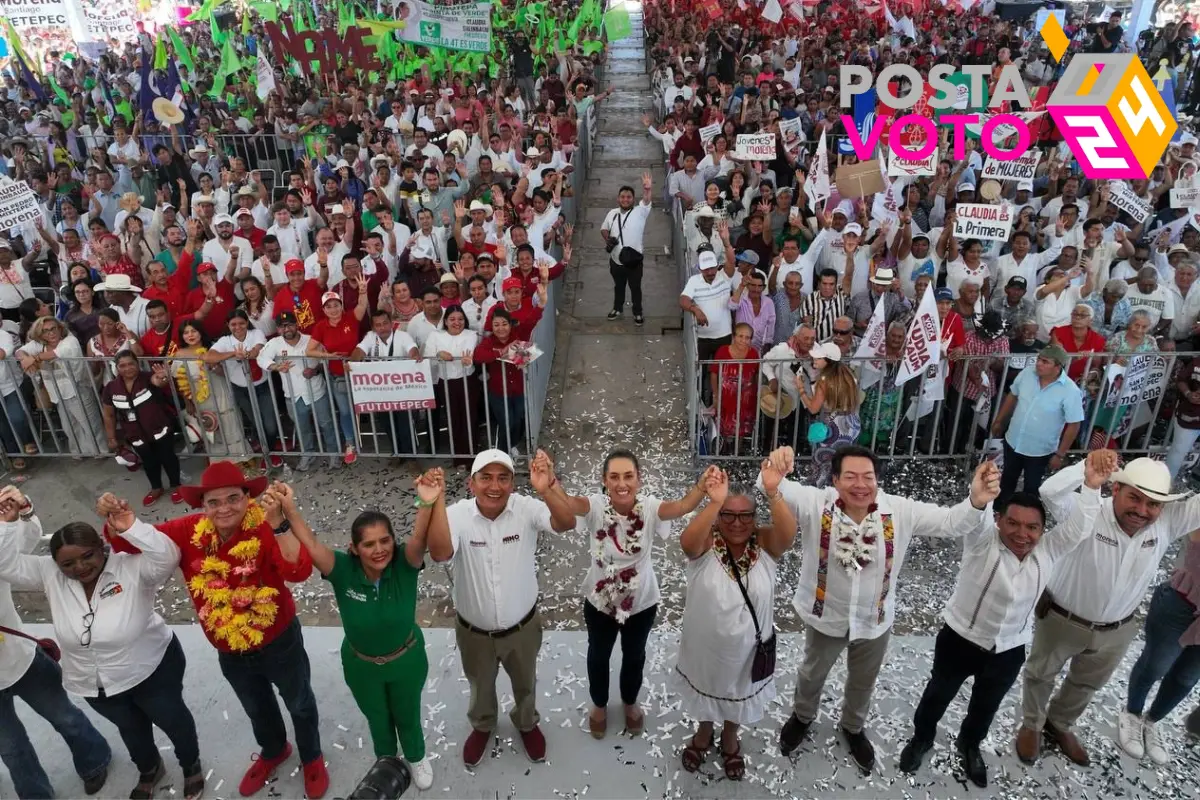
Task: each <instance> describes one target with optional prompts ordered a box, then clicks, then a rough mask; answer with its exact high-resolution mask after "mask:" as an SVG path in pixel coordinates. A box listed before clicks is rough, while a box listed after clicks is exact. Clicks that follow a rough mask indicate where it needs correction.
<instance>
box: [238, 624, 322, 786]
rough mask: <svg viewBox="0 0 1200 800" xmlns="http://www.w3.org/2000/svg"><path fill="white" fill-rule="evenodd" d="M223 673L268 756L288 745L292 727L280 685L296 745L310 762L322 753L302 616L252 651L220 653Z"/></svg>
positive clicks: (301, 756)
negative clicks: (283, 709)
mask: <svg viewBox="0 0 1200 800" xmlns="http://www.w3.org/2000/svg"><path fill="white" fill-rule="evenodd" d="M217 660H218V661H219V662H220V664H221V674H222V675H224V676H225V680H227V681H229V685H230V686H232V687H233V692H234V694H236V695H237V697H238V700H239V701H241V703H242V708H243V709H245V711H246V716H248V717H250V727H251V728H253V729H254V740H255V741H256V742H258V746H259V748H261V749H262V757H263V758H265V759H272V758H278V757H279V756H280V755H281V754H282V753H283V749H284V748H285V747H287V728H285V727H284V724H283V715H282V714H280V713H279V702H278V701H277V700H276V699H275V692H273V691H272V690H271V687H272V686H274V687H275V689H277V690H278V691H279V696H280V697H281V698H282V699H283V704H284V705H285V706H287V710H288V713H289V714H290V715H291V717H292V727H293V728H294V729H295V731H296V748H297V749H298V750H299V751H300V760H301V761H302V762H304V763H305V764H307V763H309V762H310V761H312V760H313V759H316V758H320V757H321V734H320V732H319V731H318V730H317V722H318V719H317V698H316V697H315V696H313V690H312V666H311V665H310V664H309V662H308V653H306V652H305V650H304V635H303V634H302V633H301V632H300V620H298V619H293V620H292V622H291V624H290V625H288V627H287V628H286V629H285V630H284V631H283V633H281V634H279V636H278V637H276V638H275V639H274V640H273V641H271V642H269V643H268V644H265V645H263V646H262V647H260V648H258V649H257V650H251V651H249V652H246V653H225V652H222V653H218V654H217Z"/></svg>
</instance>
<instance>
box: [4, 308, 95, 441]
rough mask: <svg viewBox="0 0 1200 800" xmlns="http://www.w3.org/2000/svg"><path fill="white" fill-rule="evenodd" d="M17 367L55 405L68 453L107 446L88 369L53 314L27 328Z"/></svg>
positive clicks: (93, 385) (81, 350) (75, 342)
mask: <svg viewBox="0 0 1200 800" xmlns="http://www.w3.org/2000/svg"><path fill="white" fill-rule="evenodd" d="M17 359H18V360H19V361H20V362H21V369H23V370H25V372H26V373H27V374H29V375H32V376H35V378H36V380H38V381H40V382H41V384H42V386H44V387H45V389H46V394H47V395H49V397H50V402H52V403H54V405H55V406H56V407H57V408H58V413H59V421H60V423H61V424H62V426H63V430H64V431H65V432H66V435H67V441H68V442H69V443H70V448H71V453H72V454H73V455H77V456H81V455H83V456H99V455H103V454H104V453H105V452H106V451H107V449H108V443H107V442H106V441H105V434H104V417H103V415H102V414H101V413H100V400H99V398H98V397H97V395H96V385H95V383H93V381H92V371H91V369H90V367H89V366H88V362H87V361H85V360H84V358H83V348H82V347H80V345H79V340H78V339H76V338H75V337H74V336H72V335H71V334H69V333H68V332H67V328H66V326H65V325H63V324H62V323H61V322H59V321H58V320H56V319H55V318H54V317H42V318H41V319H39V320H38V321H37V322H35V323H33V326H32V327H30V329H29V341H28V342H26V343H25V346H24V347H22V348H20V349H19V350H17Z"/></svg>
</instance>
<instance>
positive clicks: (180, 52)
mask: <svg viewBox="0 0 1200 800" xmlns="http://www.w3.org/2000/svg"><path fill="white" fill-rule="evenodd" d="M167 36H169V37H171V46H172V47H174V48H175V57H176V58H178V59H179V63H180V64H183V66H185V67H187V69H188V71H189V72H195V71H196V62H194V61H193V60H192V51H191V50H189V49H188V46H187V45H186V44H184V43H183V39H180V38H179V34H178V33H176V31H175V29H174V28H167Z"/></svg>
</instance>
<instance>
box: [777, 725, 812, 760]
mask: <svg viewBox="0 0 1200 800" xmlns="http://www.w3.org/2000/svg"><path fill="white" fill-rule="evenodd" d="M811 726H812V723H811V722H801V721H800V720H799V719H798V718H797V717H796V715H795V714H792V715H791V716H790V717H788V721H787V722H785V723H783V728H781V729H780V731H779V752H780V753H782V754H783V755H784V756H785V757H786V756H790V755H791V754H792V751H793V750H795V749H796V748H797V747H799V746H800V743H801V742H803V741H804V737H805V736H807V735H808V729H809V727H811Z"/></svg>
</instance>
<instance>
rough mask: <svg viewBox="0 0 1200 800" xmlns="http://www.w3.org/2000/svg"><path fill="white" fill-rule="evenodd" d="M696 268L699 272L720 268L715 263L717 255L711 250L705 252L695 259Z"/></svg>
mask: <svg viewBox="0 0 1200 800" xmlns="http://www.w3.org/2000/svg"><path fill="white" fill-rule="evenodd" d="M696 266H697V267H698V268H699V269H701V270H706V269H716V268H717V267H718V266H720V265H719V264H718V263H717V254H716V253H714V252H712V251H711V250H706V251H705V252H703V253H701V254H700V255H699V256H697V258H696Z"/></svg>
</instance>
